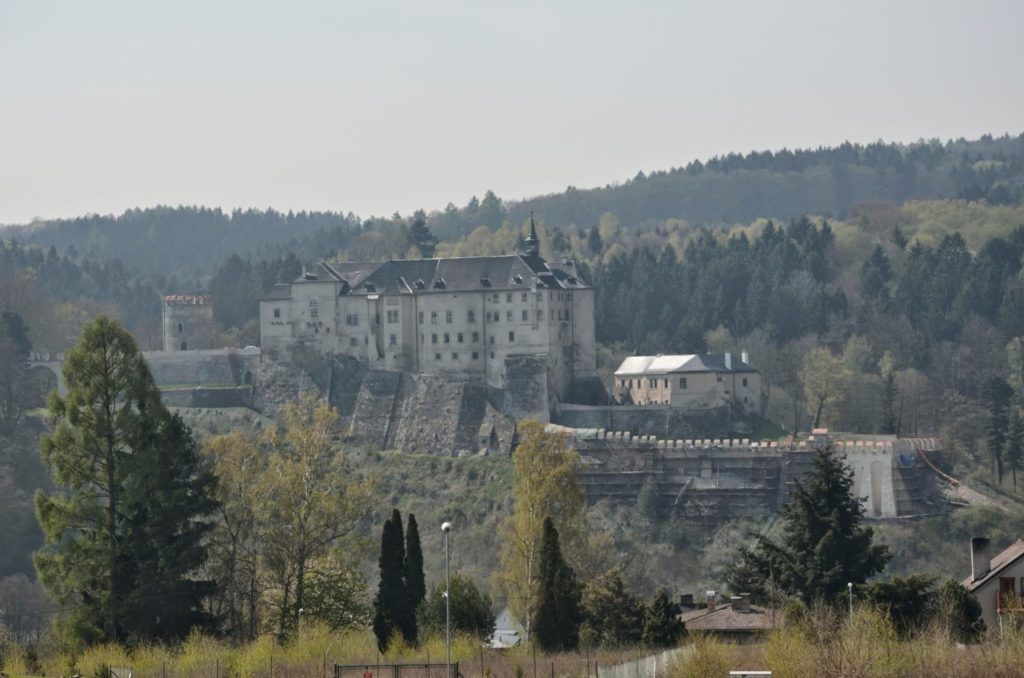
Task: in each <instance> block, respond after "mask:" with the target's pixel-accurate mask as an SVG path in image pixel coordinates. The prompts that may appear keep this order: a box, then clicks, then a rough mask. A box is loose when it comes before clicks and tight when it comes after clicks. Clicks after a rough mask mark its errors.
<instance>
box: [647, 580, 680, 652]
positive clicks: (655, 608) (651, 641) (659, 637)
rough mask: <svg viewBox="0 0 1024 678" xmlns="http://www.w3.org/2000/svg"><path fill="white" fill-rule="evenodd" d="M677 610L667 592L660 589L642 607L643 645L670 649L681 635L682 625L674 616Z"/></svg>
mask: <svg viewBox="0 0 1024 678" xmlns="http://www.w3.org/2000/svg"><path fill="white" fill-rule="evenodd" d="M677 613H678V608H677V607H676V606H675V605H673V604H672V601H671V600H669V598H668V592H667V591H665V589H661V590H660V591H658V593H657V594H655V596H654V598H652V599H651V601H650V602H649V603H648V604H647V605H646V606H645V607H644V632H643V642H644V645H647V646H649V647H671V646H673V645H675V644H676V643H678V642H679V637H680V636H681V635H683V623H682V622H681V621H679V618H678V617H677V616H676V615H677Z"/></svg>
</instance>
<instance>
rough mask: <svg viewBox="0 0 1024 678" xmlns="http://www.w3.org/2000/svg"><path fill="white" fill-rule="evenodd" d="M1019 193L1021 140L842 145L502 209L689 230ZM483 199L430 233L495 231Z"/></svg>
mask: <svg viewBox="0 0 1024 678" xmlns="http://www.w3.org/2000/svg"><path fill="white" fill-rule="evenodd" d="M1022 185H1024V134H1022V135H1019V136H1015V137H1011V136H1003V137H998V138H993V137H992V136H990V135H985V136H983V137H981V138H980V139H977V140H974V141H966V140H964V139H958V140H956V141H949V142H946V143H942V142H939V141H937V140H933V141H927V142H924V141H922V142H918V143H914V144H906V145H905V144H887V143H882V142H877V143H873V144H868V145H859V144H851V143H844V144H842V145H840V146H837V147H835V148H819V149H816V150H797V151H790V150H781V151H776V152H772V151H761V152H753V153H749V154H747V155H741V154H735V153H731V154H729V155H725V156H722V157H716V158H712V159H711V160H709V161H707V162H706V163H702V162H700V161H695V162H691V163H690V164H688V165H686V166H685V167H679V168H674V169H670V170H667V171H655V172H651V173H650V174H644V173H642V172H641V173H639V174H637V175H636V176H635V177H634V178H632V179H630V180H628V181H626V182H624V183H622V184H612V185H608V186H605V187H603V188H593V189H586V190H585V189H577V188H575V187H572V186H570V187H569V188H568V189H566V191H565V192H563V193H557V194H553V195H547V196H541V197H537V198H533V199H529V200H526V201H522V202H515V203H508V204H507V205H506V206H505V209H506V210H507V213H508V216H509V217H510V218H511V220H512V222H513V223H520V222H522V220H523V219H524V218H526V217H527V216H528V214H529V211H530V210H534V211H536V213H537V214H539V215H543V217H544V219H545V221H547V223H549V224H554V225H558V226H567V225H569V224H576V225H578V226H582V227H589V226H590V225H592V224H596V223H597V222H598V220H599V219H600V217H601V215H602V214H604V213H605V212H612V213H614V214H615V215H616V216H617V217H618V218H619V220H620V221H621V222H622V223H623V224H624V225H642V224H645V223H649V222H656V221H664V220H666V219H685V220H687V221H690V222H691V223H694V224H703V223H723V222H724V223H748V222H750V221H753V220H754V219H757V218H760V217H769V218H777V219H790V218H795V217H799V216H800V215H802V214H825V215H834V216H843V215H845V214H846V213H847V211H848V210H849V209H850V207H852V206H854V205H857V204H859V203H868V202H891V203H896V204H900V203H903V202H904V201H906V200H910V199H915V198H922V199H928V198H966V199H968V200H977V199H981V198H984V199H986V200H987V201H988V202H989V203H995V204H1007V203H1011V202H1015V201H1017V200H1018V199H1019V198H1020V195H1021V191H1022ZM488 198H491V196H486V197H485V199H484V200H483V201H482V202H475V201H471V202H470V204H469V205H467V206H465V207H463V208H458V209H456V208H454V207H452V206H449V208H448V210H447V212H446V214H445V218H444V219H438V220H437V223H436V225H435V226H434V230H435V232H437V234H438V235H439V236H441V237H442V238H452V237H457V236H460V235H465V234H467V233H469V232H470V231H472V229H473V228H474V227H476V226H477V225H479V224H481V223H483V224H486V225H488V226H491V227H492V228H496V227H497V226H498V225H499V223H494V222H495V221H496V219H497V218H499V216H498V215H499V214H500V210H498V209H496V206H495V205H494V204H493V198H492V199H491V200H490V201H489V200H488Z"/></svg>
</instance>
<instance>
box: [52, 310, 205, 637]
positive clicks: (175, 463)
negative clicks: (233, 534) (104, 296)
mask: <svg viewBox="0 0 1024 678" xmlns="http://www.w3.org/2000/svg"><path fill="white" fill-rule="evenodd" d="M64 380H65V382H66V384H67V388H68V394H67V396H66V397H60V396H58V395H56V394H52V395H51V397H50V402H49V409H50V414H51V416H52V417H53V418H54V420H55V422H56V424H55V426H54V430H53V433H52V434H50V435H47V436H44V437H43V438H42V440H41V443H40V450H41V454H42V457H43V461H44V462H45V463H46V465H47V466H48V467H49V468H50V469H51V471H52V472H53V475H54V480H55V481H56V484H57V486H58V489H57V490H56V491H55V492H54V493H52V494H49V495H47V494H44V493H42V492H38V493H37V494H36V513H37V515H38V517H39V523H40V525H41V526H42V528H43V532H44V533H45V535H46V543H45V544H44V546H43V547H42V548H41V549H40V550H39V551H37V552H36V554H35V563H36V568H37V569H38V571H39V577H40V579H41V580H42V582H43V584H44V586H46V588H47V589H48V590H49V591H50V593H51V594H52V595H53V596H54V598H55V599H56V600H57V602H59V603H61V604H69V605H74V610H73V612H72V613H71V614H70V616H69V619H68V624H69V628H70V630H71V631H72V633H73V635H75V636H77V637H78V638H79V639H80V640H84V641H86V642H90V641H100V640H117V641H120V640H125V639H126V638H128V637H129V636H133V637H137V638H144V639H145V638H166V637H168V636H170V637H175V636H176V637H181V636H184V635H185V634H186V633H187V632H188V630H189V628H190V627H191V626H192V625H193V624H195V623H199V622H201V621H203V618H202V615H200V614H198V612H197V610H198V598H199V597H200V596H201V595H202V594H203V593H205V591H206V588H205V586H204V585H202V584H198V583H196V582H194V581H193V579H192V578H191V575H192V573H194V572H195V571H196V570H197V569H198V568H199V567H200V566H201V565H202V563H203V560H204V559H205V555H206V554H205V549H204V548H203V546H202V543H201V542H202V537H203V535H204V534H205V533H206V531H207V529H208V522H207V518H208V517H209V515H210V514H211V512H212V511H213V508H214V503H213V500H212V499H211V492H212V484H213V481H212V478H211V477H210V475H209V474H208V473H207V472H206V471H204V470H203V469H202V468H200V465H199V462H198V457H197V454H196V450H195V446H194V443H193V442H192V438H191V434H190V433H189V431H188V429H187V427H185V426H184V424H182V423H181V421H180V420H178V419H176V418H173V417H171V415H170V414H169V413H168V411H167V409H166V408H165V407H164V406H163V405H162V404H161V402H160V392H159V391H158V390H157V388H156V385H155V384H154V383H153V379H152V377H151V376H150V373H149V369H148V367H147V366H146V363H145V361H144V360H143V358H142V355H141V354H140V353H139V351H138V348H137V347H136V345H135V341H134V340H133V339H132V337H131V335H129V334H128V333H127V332H126V331H125V330H124V329H122V328H121V326H120V325H118V324H117V323H116V322H114V321H112V320H110V319H109V318H106V317H105V316H100V317H98V318H96V319H95V320H93V321H92V322H90V323H89V324H87V325H86V326H85V327H84V328H83V330H82V336H81V339H80V340H79V342H78V345H77V346H76V347H75V348H74V349H73V350H72V351H71V352H70V353H69V354H68V356H67V361H66V363H65V366H64ZM157 615H160V622H157V621H156V617H157ZM165 615H168V616H165Z"/></svg>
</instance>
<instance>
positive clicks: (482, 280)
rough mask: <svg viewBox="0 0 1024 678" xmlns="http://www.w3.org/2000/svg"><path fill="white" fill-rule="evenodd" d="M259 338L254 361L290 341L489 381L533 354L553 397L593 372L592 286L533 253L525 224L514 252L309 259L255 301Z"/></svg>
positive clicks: (285, 348)
mask: <svg viewBox="0 0 1024 678" xmlns="http://www.w3.org/2000/svg"><path fill="white" fill-rule="evenodd" d="M260 341H261V347H262V349H263V356H264V358H265V359H267V358H269V359H271V360H273V359H276V358H283V357H285V356H287V355H288V354H289V353H290V352H291V350H292V349H294V348H296V347H297V346H300V345H301V346H306V347H309V348H312V349H315V350H316V351H318V352H320V353H323V354H343V355H347V356H351V357H353V358H358V359H360V360H363V361H365V362H367V363H369V364H370V365H371V366H373V367H376V368H379V369H387V370H400V371H407V372H416V373H426V374H447V375H453V376H458V377H460V378H465V379H467V380H470V381H475V382H479V383H482V384H486V385H488V386H493V387H497V388H502V387H504V386H505V384H506V364H507V361H509V360H510V359H512V358H515V357H517V356H533V357H537V358H542V359H543V360H544V361H546V365H547V374H548V381H549V384H550V385H551V386H552V387H553V389H554V391H555V393H556V394H557V395H558V396H559V397H560V398H564V397H565V396H566V394H567V393H568V390H569V387H570V385H571V384H572V382H573V380H574V379H577V378H593V377H594V376H595V360H596V354H595V338H594V290H593V288H592V287H591V286H590V285H589V284H588V283H587V282H586V281H585V280H584V279H583V277H582V276H581V275H580V273H579V271H578V270H577V268H576V266H575V264H573V263H571V262H568V261H565V262H562V263H558V264H556V263H550V262H546V261H544V259H542V258H541V256H540V249H539V243H538V240H537V233H536V230H535V229H534V228H533V226H532V224H531V228H530V235H529V236H528V237H527V238H526V248H525V251H524V252H522V253H520V254H514V255H505V256H493V257H459V258H450V259H414V260H395V261H378V262H323V263H320V264H319V265H317V266H316V267H315V268H314V269H313V270H312V271H308V272H306V273H304V274H303V275H302V277H300V278H299V279H298V280H295V281H293V282H291V283H286V284H279V285H275V286H274V288H273V290H272V291H271V293H270V295H269V296H268V297H267V298H266V299H263V300H261V301H260Z"/></svg>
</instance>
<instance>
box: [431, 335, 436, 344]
mask: <svg viewBox="0 0 1024 678" xmlns="http://www.w3.org/2000/svg"><path fill="white" fill-rule="evenodd" d="M430 343H431V344H436V343H437V335H436V334H431V335H430Z"/></svg>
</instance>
